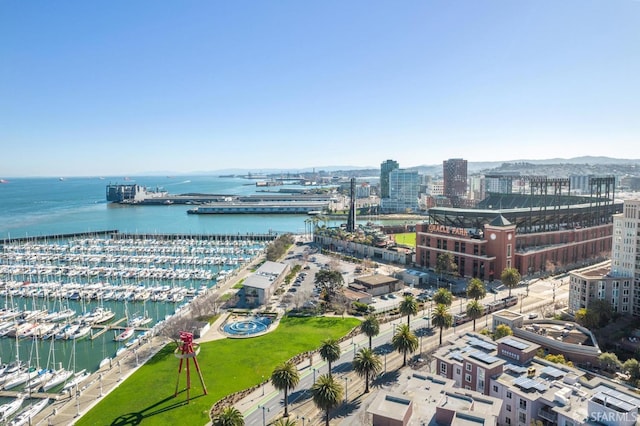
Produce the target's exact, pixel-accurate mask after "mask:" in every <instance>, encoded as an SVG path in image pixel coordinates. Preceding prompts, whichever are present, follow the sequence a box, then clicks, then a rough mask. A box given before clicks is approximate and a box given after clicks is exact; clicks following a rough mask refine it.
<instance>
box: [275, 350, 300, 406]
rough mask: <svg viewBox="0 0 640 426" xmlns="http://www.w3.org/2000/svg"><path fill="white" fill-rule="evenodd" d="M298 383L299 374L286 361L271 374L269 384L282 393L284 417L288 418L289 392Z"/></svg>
mask: <svg viewBox="0 0 640 426" xmlns="http://www.w3.org/2000/svg"><path fill="white" fill-rule="evenodd" d="M299 382H300V374H298V368H297V367H296V365H295V364H294V363H293V362H291V361H287V362H285V363H283V364H280V365H278V366H277V367H276V368H275V370H273V373H271V383H272V384H273V386H274V387H275V388H276V389H278V390H281V391H284V417H289V398H288V397H289V390H293V389H294V388H295V387H296V386H298V383H299Z"/></svg>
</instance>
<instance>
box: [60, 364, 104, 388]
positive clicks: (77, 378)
mask: <svg viewBox="0 0 640 426" xmlns="http://www.w3.org/2000/svg"><path fill="white" fill-rule="evenodd" d="M101 364H102V363H101ZM90 375H91V374H89V373H87V371H86V370H80V371H78V372H77V373H76V374H74V375H73V378H72V379H71V380H69V381H68V382H67V383H65V385H64V387H63V388H62V392H67V391H69V390H70V389H73V387H74V386H78V385H79V384H80V383H82V382H84V381H85V380H87V379H88V378H89V376H90Z"/></svg>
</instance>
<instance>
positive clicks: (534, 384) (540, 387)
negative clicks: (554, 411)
mask: <svg viewBox="0 0 640 426" xmlns="http://www.w3.org/2000/svg"><path fill="white" fill-rule="evenodd" d="M513 384H514V385H516V386H519V387H520V388H521V389H524V390H527V391H528V390H531V389H535V390H537V391H538V392H544V391H546V390H547V385H545V384H544V383H541V382H538V381H536V380H533V379H530V378H528V377H526V376H522V377H518V378H517V379H515V380H514V381H513Z"/></svg>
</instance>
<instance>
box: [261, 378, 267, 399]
mask: <svg viewBox="0 0 640 426" xmlns="http://www.w3.org/2000/svg"><path fill="white" fill-rule="evenodd" d="M266 385H267V382H265V381H264V376H262V396H264V387H265V386H266Z"/></svg>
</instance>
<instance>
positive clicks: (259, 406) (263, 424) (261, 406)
mask: <svg viewBox="0 0 640 426" xmlns="http://www.w3.org/2000/svg"><path fill="white" fill-rule="evenodd" d="M258 408H262V426H267V415H266V412H267V411H269V409H268V408H267V407H265V406H264V405H258Z"/></svg>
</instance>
